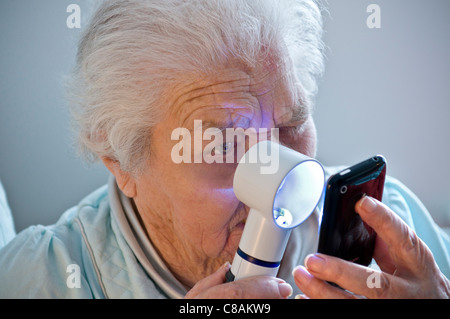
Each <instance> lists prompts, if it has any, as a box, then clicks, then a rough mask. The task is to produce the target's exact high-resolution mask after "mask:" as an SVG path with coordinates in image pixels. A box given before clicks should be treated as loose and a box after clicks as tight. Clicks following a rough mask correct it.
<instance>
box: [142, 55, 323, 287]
mask: <svg viewBox="0 0 450 319" xmlns="http://www.w3.org/2000/svg"><path fill="white" fill-rule="evenodd" d="M286 68H287V66H286V65H285V64H283V63H282V61H277V62H276V63H275V62H274V61H272V62H271V63H266V64H261V65H260V66H258V67H256V68H248V67H244V66H242V65H240V64H239V63H235V64H231V65H229V66H227V67H226V68H223V69H218V70H217V72H215V73H214V74H202V75H199V74H185V75H181V76H180V77H179V78H178V81H177V83H174V84H173V86H172V88H171V90H170V93H171V94H170V95H168V96H166V98H165V101H166V103H167V107H168V112H167V113H166V116H165V120H164V121H162V122H161V123H159V124H158V125H157V126H156V127H155V129H154V130H153V134H152V137H151V138H152V157H151V159H150V160H149V161H148V171H147V173H146V174H144V175H143V176H141V177H140V178H139V180H138V181H137V184H136V185H137V188H138V192H137V194H138V195H137V197H138V198H135V202H136V206H137V208H138V211H139V214H140V215H141V217H142V220H143V223H144V225H145V226H146V229H147V231H148V234H149V237H150V239H151V240H152V242H153V244H154V245H155V247H156V248H157V250H158V252H160V254H161V257H162V258H163V259H164V260H165V262H166V263H167V265H168V266H169V268H170V269H171V271H172V272H173V273H174V274H175V275H176V276H177V278H179V279H180V281H182V282H183V283H184V284H185V285H186V286H192V285H193V284H195V282H197V281H198V280H200V279H202V278H203V277H205V276H207V275H209V274H211V273H212V272H214V271H215V270H216V269H217V268H218V267H219V266H220V265H222V264H223V263H224V262H225V261H229V262H231V261H232V259H233V257H234V254H235V252H236V249H237V246H238V244H239V240H240V237H241V235H242V231H243V227H244V224H245V220H246V217H247V215H248V212H249V208H248V207H247V206H245V205H244V204H243V203H242V202H240V201H239V200H238V199H237V198H236V196H235V195H234V192H233V189H232V187H233V176H234V171H235V169H236V166H237V163H233V164H225V163H223V164H219V163H213V164H207V163H192V164H188V163H181V164H175V163H174V162H173V161H171V158H170V154H171V149H172V147H173V146H174V145H175V143H176V141H172V140H171V138H170V136H171V132H172V131H173V130H174V129H176V128H178V127H185V128H188V129H191V130H193V128H194V121H195V120H201V121H202V123H203V124H204V126H203V127H202V129H203V130H205V129H206V128H209V127H218V128H219V129H224V128H244V129H246V128H255V129H257V130H258V129H260V128H267V129H269V131H270V129H271V128H275V127H277V128H280V141H281V142H282V144H285V145H287V146H289V147H291V148H293V149H295V150H297V151H301V152H302V153H304V154H306V155H309V156H313V155H314V153H313V152H314V150H315V131H314V124H313V122H312V119H311V117H310V114H309V109H308V107H307V106H305V105H304V104H303V103H302V99H301V94H302V91H301V87H300V86H298V85H296V84H295V77H294V76H293V73H292V72H287V71H286ZM203 146H205V144H203ZM161 212H163V215H161Z"/></svg>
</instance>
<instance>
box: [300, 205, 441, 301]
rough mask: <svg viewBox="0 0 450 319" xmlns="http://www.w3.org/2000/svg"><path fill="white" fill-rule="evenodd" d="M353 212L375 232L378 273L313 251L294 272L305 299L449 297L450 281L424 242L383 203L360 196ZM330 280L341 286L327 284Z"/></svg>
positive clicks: (375, 254)
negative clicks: (303, 264)
mask: <svg viewBox="0 0 450 319" xmlns="http://www.w3.org/2000/svg"><path fill="white" fill-rule="evenodd" d="M355 210H356V212H357V213H358V214H359V215H360V216H361V218H362V220H364V221H365V222H366V223H367V224H368V225H370V226H371V227H372V228H373V229H374V230H375V231H376V233H377V240H376V244H375V251H374V259H375V261H376V262H377V264H378V266H379V267H380V269H381V271H378V270H373V269H370V268H367V267H364V266H361V265H357V264H355V263H351V262H348V261H344V260H342V259H339V258H335V257H331V256H327V255H322V254H314V255H309V256H308V257H307V258H306V260H305V266H306V268H304V267H302V266H299V267H297V268H296V269H295V270H294V272H293V274H294V279H295V282H296V284H297V286H298V287H299V288H300V290H301V291H302V292H303V293H304V294H305V295H304V296H300V297H306V298H358V297H360V296H363V297H367V298H450V282H449V280H448V279H447V278H446V277H445V276H444V275H443V274H442V273H441V271H440V270H439V268H438V266H437V264H436V262H435V260H434V258H433V255H432V253H431V251H430V250H429V248H428V247H427V246H426V245H425V243H424V242H423V241H422V240H421V239H420V238H419V237H417V235H416V234H415V233H414V232H413V231H412V230H411V229H410V228H409V227H408V225H406V224H405V223H404V222H403V221H402V220H401V219H400V218H399V217H398V216H397V215H396V214H395V213H394V212H392V211H391V210H390V209H389V208H388V207H387V206H386V205H384V204H383V203H381V202H379V201H377V200H375V199H373V198H371V197H364V198H362V199H361V200H360V201H358V203H357V204H356V207H355ZM327 281H328V282H334V283H336V284H337V285H339V286H340V287H342V288H344V289H345V290H343V289H339V288H337V287H334V286H332V285H330V284H329V283H327Z"/></svg>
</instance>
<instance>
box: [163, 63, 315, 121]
mask: <svg viewBox="0 0 450 319" xmlns="http://www.w3.org/2000/svg"><path fill="white" fill-rule="evenodd" d="M177 82H178V83H176V84H175V85H174V86H173V87H172V89H171V91H170V94H169V96H170V98H169V102H168V107H169V108H170V109H169V116H170V118H172V119H173V120H174V121H176V122H177V125H178V126H181V127H188V128H189V127H190V126H192V125H193V121H194V120H199V119H201V120H204V121H205V122H208V123H211V126H213V123H217V125H218V126H222V127H232V126H239V127H251V126H253V127H271V126H276V125H280V124H282V123H283V122H286V121H289V120H291V119H292V118H301V117H302V114H307V113H308V110H307V106H306V105H304V103H303V101H304V99H303V98H302V90H301V86H300V85H299V83H297V81H296V77H295V75H294V71H293V68H292V65H291V63H290V61H289V60H288V59H286V58H280V57H279V56H271V55H267V56H266V58H265V59H264V60H261V62H260V63H258V64H257V65H254V66H249V65H247V64H245V63H239V62H237V63H228V64H227V65H223V66H221V67H219V68H217V69H216V70H215V71H214V72H208V73H191V74H185V75H182V76H181V77H180V78H179V79H178V81H177Z"/></svg>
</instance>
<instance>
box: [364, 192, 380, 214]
mask: <svg viewBox="0 0 450 319" xmlns="http://www.w3.org/2000/svg"><path fill="white" fill-rule="evenodd" d="M359 205H360V206H361V208H362V209H364V210H365V211H367V212H373V211H374V210H375V209H376V208H377V206H378V204H377V203H376V202H375V201H374V200H373V199H372V198H371V197H370V196H364V197H363V198H362V200H361V201H360V203H359Z"/></svg>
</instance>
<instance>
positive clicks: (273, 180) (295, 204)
mask: <svg viewBox="0 0 450 319" xmlns="http://www.w3.org/2000/svg"><path fill="white" fill-rule="evenodd" d="M262 149H264V152H267V153H266V154H270V156H269V157H268V158H269V159H270V161H277V162H276V164H277V165H275V166H276V169H275V170H273V169H272V170H268V167H267V165H268V164H267V163H268V161H267V157H266V160H265V161H263V160H261V156H259V155H260V153H261V150H262ZM271 165H272V167H274V165H273V162H272V163H271ZM324 185H325V173H324V170H323V167H322V165H321V164H320V163H319V162H318V161H317V160H315V159H313V158H310V157H308V156H306V155H303V154H301V153H298V152H296V151H294V150H292V149H289V148H287V147H284V146H282V145H280V144H278V143H275V142H272V141H263V142H259V143H257V144H255V145H253V146H252V147H251V148H250V149H249V150H248V151H247V152H246V153H245V154H244V156H243V157H242V159H241V160H240V162H239V164H238V166H237V168H236V172H235V175H234V180H233V189H234V193H235V194H236V197H237V198H238V199H239V200H240V201H241V202H243V203H244V204H245V205H247V206H248V207H250V211H249V214H248V217H247V221H246V223H245V227H244V230H243V233H242V237H241V240H240V242H239V247H238V250H237V252H236V254H235V256H234V259H233V263H232V266H231V269H230V270H229V271H228V273H227V275H226V279H227V281H233V280H239V279H242V278H246V277H250V276H258V275H266V276H273V277H275V276H276V275H277V273H278V268H279V266H280V262H281V259H282V257H283V254H284V251H285V249H286V245H287V242H288V239H289V236H290V233H291V230H292V229H293V228H295V227H297V226H299V225H300V224H301V223H303V222H304V221H305V220H306V219H307V218H308V217H309V216H310V215H311V214H312V212H313V211H314V210H315V208H316V206H317V204H318V203H319V201H320V198H321V196H322V193H323V191H324Z"/></svg>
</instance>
